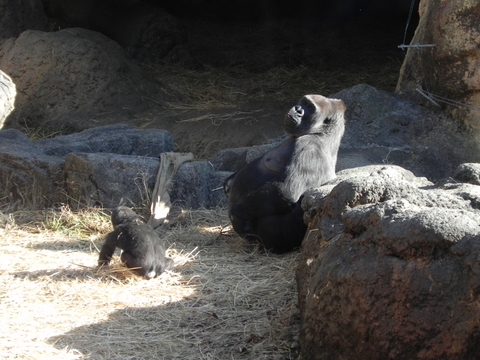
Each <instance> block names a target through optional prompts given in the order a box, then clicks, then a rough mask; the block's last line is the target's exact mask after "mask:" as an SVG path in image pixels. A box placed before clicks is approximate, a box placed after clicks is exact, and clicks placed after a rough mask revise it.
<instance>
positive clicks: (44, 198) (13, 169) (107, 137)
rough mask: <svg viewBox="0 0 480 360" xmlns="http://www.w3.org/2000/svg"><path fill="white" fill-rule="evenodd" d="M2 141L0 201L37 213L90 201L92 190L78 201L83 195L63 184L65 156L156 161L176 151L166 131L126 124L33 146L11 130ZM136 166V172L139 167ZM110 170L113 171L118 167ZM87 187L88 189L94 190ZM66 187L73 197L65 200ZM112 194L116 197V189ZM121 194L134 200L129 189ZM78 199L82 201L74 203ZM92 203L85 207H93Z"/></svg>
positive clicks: (4, 132)
mask: <svg viewBox="0 0 480 360" xmlns="http://www.w3.org/2000/svg"><path fill="white" fill-rule="evenodd" d="M0 140H1V141H0V184H1V187H0V191H1V196H0V197H1V198H3V199H8V202H10V203H12V202H13V203H15V204H16V206H18V207H26V206H30V207H34V208H43V207H46V206H52V205H54V204H57V203H61V202H67V201H71V202H73V203H75V205H77V204H78V203H79V201H80V200H81V199H84V198H85V199H87V198H88V197H87V195H86V194H88V193H89V190H85V191H84V192H83V193H82V196H80V195H79V194H80V193H79V192H78V191H80V190H78V191H77V190H75V191H72V190H71V187H72V186H73V185H72V184H69V183H68V182H67V183H65V173H64V168H63V166H64V156H65V155H66V154H68V153H71V152H74V151H80V150H81V151H83V152H90V153H107V152H109V153H113V152H118V153H120V154H125V155H132V156H137V157H145V156H158V155H159V154H160V153H161V152H167V151H172V150H173V142H172V138H171V135H170V134H169V133H168V132H166V131H162V130H155V129H148V130H140V129H136V128H134V127H133V126H127V125H113V126H104V127H98V128H93V129H89V130H86V131H84V132H80V133H77V134H73V135H69V136H59V137H56V138H52V139H45V140H38V141H31V140H30V139H28V138H27V137H26V136H25V135H24V134H22V133H21V132H20V131H17V130H13V129H8V130H1V131H0ZM153 161H158V160H156V159H153ZM132 166H133V167H134V168H136V167H135V165H132ZM110 169H113V170H115V168H114V167H110ZM89 171H90V170H89ZM86 173H88V171H87V172H86ZM116 173H118V171H116V172H114V173H112V174H111V175H109V176H112V177H113V178H115V177H116V176H119V175H115V174H116ZM154 176H155V175H154ZM77 185H78V184H77ZM85 186H86V187H87V188H88V187H89V186H90V185H87V184H85ZM67 188H68V189H69V192H70V195H69V196H70V198H68V196H67V191H66V189H67ZM110 191H111V192H114V189H110ZM122 191H124V192H125V193H126V194H127V195H126V197H128V196H130V193H129V191H130V189H129V188H128V187H127V186H125V187H124V188H123V189H122ZM77 195H79V196H80V197H79V198H76V196H77ZM88 199H91V198H88ZM102 199H103V197H102V198H98V197H97V198H95V201H97V202H98V201H99V202H102ZM135 199H137V198H135ZM92 201H93V200H92ZM92 201H90V200H89V201H88V202H87V203H88V204H90V205H91V204H93V203H95V201H93V202H92Z"/></svg>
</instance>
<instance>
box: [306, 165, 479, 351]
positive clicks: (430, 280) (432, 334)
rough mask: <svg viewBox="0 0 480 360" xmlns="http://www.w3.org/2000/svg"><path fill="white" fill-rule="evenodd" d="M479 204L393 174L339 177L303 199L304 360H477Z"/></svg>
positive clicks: (398, 171)
mask: <svg viewBox="0 0 480 360" xmlns="http://www.w3.org/2000/svg"><path fill="white" fill-rule="evenodd" d="M467 166H468V165H467ZM473 172H474V171H471V173H473ZM322 188H325V189H322ZM330 190H331V191H330ZM325 195H326V196H325ZM479 195H480V190H479V187H478V186H476V185H472V184H467V183H459V182H458V181H454V180H451V179H450V180H449V179H447V180H445V181H443V182H442V183H441V185H437V186H434V185H433V184H432V183H430V182H429V181H427V180H426V179H424V178H416V177H415V176H414V175H413V174H412V173H411V172H409V171H407V170H405V169H402V168H400V167H396V166H385V167H382V166H376V167H366V168H359V169H350V170H346V171H344V172H340V173H339V174H338V178H337V179H336V180H334V181H333V182H331V183H330V184H327V185H326V186H325V187H321V188H319V189H317V190H312V191H311V192H309V193H308V194H307V195H306V196H305V200H304V202H303V206H304V208H305V209H306V210H307V211H306V219H307V220H308V221H309V230H308V231H307V236H306V238H305V240H304V243H303V245H302V253H301V257H300V260H299V267H298V271H297V284H298V290H299V307H300V312H301V322H302V324H301V348H302V358H303V359H322V360H323V359H476V358H478V352H479V351H480V308H479V307H478V301H479V300H480V287H479V284H480V272H479V271H480V263H479V259H480V235H478V233H479V231H480V211H479V202H478V199H479Z"/></svg>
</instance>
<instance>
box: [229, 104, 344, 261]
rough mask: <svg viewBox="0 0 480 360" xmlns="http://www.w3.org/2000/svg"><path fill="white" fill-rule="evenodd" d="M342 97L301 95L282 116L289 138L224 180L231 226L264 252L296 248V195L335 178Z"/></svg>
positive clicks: (299, 222) (301, 229) (299, 225)
mask: <svg viewBox="0 0 480 360" xmlns="http://www.w3.org/2000/svg"><path fill="white" fill-rule="evenodd" d="M344 114H345V105H344V103H343V101H342V100H338V99H330V98H326V97H323V96H321V95H306V96H304V97H303V98H302V99H301V100H300V101H299V102H298V104H297V105H295V106H294V107H292V108H291V109H290V111H289V112H288V113H287V115H286V116H285V121H284V127H285V130H286V131H287V133H289V134H290V135H291V137H290V138H289V139H288V140H286V141H285V142H283V143H281V144H280V145H278V146H277V147H275V148H273V149H271V150H269V151H268V152H267V153H266V154H264V155H263V156H262V157H260V158H258V159H256V160H254V161H252V162H250V163H249V164H247V165H246V166H245V167H244V168H242V169H241V170H239V171H237V172H236V173H234V174H233V175H231V176H230V177H228V178H227V179H226V180H225V183H224V190H225V193H226V195H227V197H228V201H229V217H230V220H231V221H232V225H233V229H234V230H235V231H236V232H237V233H238V234H239V235H240V236H242V237H244V238H245V239H247V240H253V241H259V242H260V243H261V244H262V245H263V247H264V248H265V249H267V250H270V251H272V252H276V253H284V252H287V251H291V250H293V249H295V248H297V247H299V246H300V245H301V243H302V240H303V237H304V236H305V231H306V229H307V227H306V225H305V223H304V222H303V210H302V208H301V198H302V195H303V193H304V192H305V191H306V190H307V189H310V188H314V187H318V186H320V185H322V184H323V183H325V182H326V181H329V180H331V179H333V178H335V164H336V162H337V153H338V148H339V146H340V140H341V138H342V136H343V133H344V131H345V118H344Z"/></svg>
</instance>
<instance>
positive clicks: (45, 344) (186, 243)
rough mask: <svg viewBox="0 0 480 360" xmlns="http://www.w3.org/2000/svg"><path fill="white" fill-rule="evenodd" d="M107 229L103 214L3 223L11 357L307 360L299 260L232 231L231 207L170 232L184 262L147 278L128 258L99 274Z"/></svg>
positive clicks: (22, 217)
mask: <svg viewBox="0 0 480 360" xmlns="http://www.w3.org/2000/svg"><path fill="white" fill-rule="evenodd" d="M67 217H71V219H70V220H69V221H67V219H66V218H67ZM82 219H83V220H84V224H83V225H81V226H80V225H79V226H78V227H77V228H72V226H71V225H68V224H71V223H72V222H77V223H78V222H81V221H82ZM86 219H88V220H86ZM53 220H55V221H53ZM60 220H62V221H63V223H62V222H61V221H60ZM55 224H56V225H55ZM55 226H56V228H55V230H53V228H54V227H55ZM69 227H70V230H68V228H69ZM89 228H90V229H91V230H88V229H89ZM86 229H87V230H86ZM107 231H110V224H109V222H108V218H107V217H106V215H105V214H103V213H102V212H96V213H95V212H94V214H93V215H92V210H89V212H81V213H77V214H75V213H71V212H69V211H68V210H66V209H63V210H61V211H56V212H53V213H52V212H37V213H28V215H27V213H15V214H12V216H11V222H10V223H9V224H7V225H6V227H5V228H0V297H1V301H0V316H1V318H2V321H3V323H2V325H3V328H4V329H8V331H4V332H3V335H2V337H1V338H0V358H2V359H62V360H64V359H122V360H124V359H294V358H296V357H297V356H298V354H297V352H298V345H297V344H298V343H297V342H296V341H297V339H296V336H297V333H298V328H297V308H296V287H295V281H294V272H295V268H296V259H297V254H296V253H292V254H287V255H282V256H278V255H268V254H267V255H265V254H261V253H259V252H258V251H257V250H255V249H254V248H251V247H250V246H248V245H247V244H245V243H244V242H243V240H242V239H240V238H239V237H237V236H236V235H234V234H233V233H232V231H231V229H230V227H229V226H228V218H227V216H226V214H225V211H224V210H221V209H220V210H216V211H206V210H196V211H189V212H184V213H183V216H182V221H181V222H179V223H177V225H176V226H175V227H174V228H171V229H170V230H168V231H167V232H166V233H165V234H164V239H165V242H166V245H167V247H168V251H167V253H168V255H169V256H170V257H172V258H173V259H174V260H175V262H176V267H175V268H174V269H173V270H172V271H169V272H167V273H164V274H162V275H161V276H160V277H159V278H156V279H153V280H145V279H143V278H140V277H138V276H136V275H134V274H132V273H130V272H129V271H128V270H126V269H125V268H124V267H123V266H121V264H120V263H119V260H118V256H117V257H116V258H115V261H114V263H113V265H112V266H109V267H106V268H102V269H96V267H95V265H96V261H97V257H98V248H99V247H100V246H101V243H102V234H104V233H105V232H107Z"/></svg>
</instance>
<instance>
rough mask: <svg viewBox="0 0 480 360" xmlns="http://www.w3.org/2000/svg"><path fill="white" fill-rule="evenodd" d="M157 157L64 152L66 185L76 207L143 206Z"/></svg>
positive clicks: (154, 172)
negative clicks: (66, 153) (65, 153)
mask: <svg viewBox="0 0 480 360" xmlns="http://www.w3.org/2000/svg"><path fill="white" fill-rule="evenodd" d="M158 166H159V160H158V158H153V157H145V156H131V155H130V156H126V155H117V154H108V153H93V154H87V153H70V154H68V155H67V156H65V166H64V172H65V178H66V188H67V193H68V196H69V198H70V199H71V200H72V201H70V203H71V205H72V206H73V207H74V208H76V207H80V208H81V207H84V206H85V205H87V206H92V207H95V206H100V207H104V208H114V207H116V206H118V205H124V206H130V207H132V206H139V205H143V206H144V207H147V208H148V206H149V205H150V204H149V202H148V200H149V192H150V193H151V190H152V189H153V187H154V186H155V175H156V173H157V171H158Z"/></svg>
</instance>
